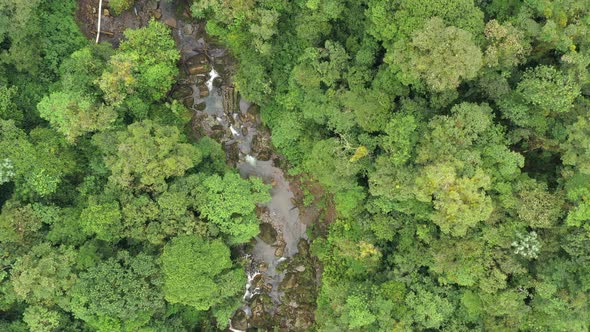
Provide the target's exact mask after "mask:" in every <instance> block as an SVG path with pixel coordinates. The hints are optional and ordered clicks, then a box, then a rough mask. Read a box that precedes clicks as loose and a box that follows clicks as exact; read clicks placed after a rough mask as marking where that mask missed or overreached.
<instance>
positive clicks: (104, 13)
mask: <svg viewBox="0 0 590 332" xmlns="http://www.w3.org/2000/svg"><path fill="white" fill-rule="evenodd" d="M102 15H103V16H106V17H109V16H111V12H109V10H108V9H106V8H105V9H103V10H102Z"/></svg>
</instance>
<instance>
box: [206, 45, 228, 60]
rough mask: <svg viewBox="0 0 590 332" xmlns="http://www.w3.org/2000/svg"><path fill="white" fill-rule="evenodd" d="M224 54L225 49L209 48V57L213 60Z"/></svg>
mask: <svg viewBox="0 0 590 332" xmlns="http://www.w3.org/2000/svg"><path fill="white" fill-rule="evenodd" d="M225 52H227V50H226V49H225V48H221V47H211V48H210V49H209V55H210V56H212V57H215V58H219V57H222V56H224V55H225Z"/></svg>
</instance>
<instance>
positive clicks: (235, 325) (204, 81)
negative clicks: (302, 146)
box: [158, 2, 316, 331]
mask: <svg viewBox="0 0 590 332" xmlns="http://www.w3.org/2000/svg"><path fill="white" fill-rule="evenodd" d="M158 8H159V9H160V10H161V13H162V20H164V21H165V22H172V23H173V25H174V26H173V35H174V37H175V39H176V40H177V45H178V47H179V50H180V51H181V56H182V58H181V70H182V71H183V73H182V74H181V78H180V79H179V83H178V84H177V86H176V87H175V96H176V97H177V98H178V99H180V100H182V101H183V103H184V104H185V105H186V106H187V107H189V108H190V109H191V110H192V111H193V112H194V116H193V121H192V126H193V130H194V131H195V133H196V135H203V134H204V135H208V136H210V137H213V138H215V139H216V140H217V141H219V142H220V143H221V144H222V145H223V147H224V150H225V151H226V155H227V162H228V164H230V165H231V166H234V167H236V168H237V170H238V171H239V173H240V175H241V176H242V177H244V178H247V177H250V176H255V177H259V178H261V179H262V180H263V181H264V182H265V183H267V184H271V186H272V188H271V190H270V194H271V200H270V201H269V202H268V203H266V204H264V205H261V206H259V209H258V211H259V213H258V215H259V217H260V220H261V234H259V236H257V237H256V238H255V239H254V240H253V241H252V244H251V246H249V247H245V248H244V257H245V258H246V259H247V261H248V264H246V269H245V273H246V274H247V277H248V282H247V284H246V285H245V289H244V296H243V298H242V300H243V304H242V305H241V309H239V310H238V312H236V315H235V316H234V318H233V319H232V320H230V330H231V331H243V330H246V329H248V328H250V327H259V328H273V327H281V330H289V331H293V330H295V331H297V330H300V331H303V330H305V329H307V328H308V327H309V326H310V324H311V323H312V322H313V307H314V306H313V303H308V302H309V297H308V296H306V297H302V296H301V294H306V292H299V293H301V294H299V295H300V296H299V297H300V298H302V299H303V298H305V301H298V297H297V296H293V294H295V293H298V291H295V290H294V288H296V287H307V288H310V287H311V288H313V290H314V291H315V287H316V283H315V269H314V268H313V267H312V265H311V260H310V257H311V256H310V255H309V251H308V239H307V234H306V223H305V222H303V221H302V219H301V217H300V216H301V215H309V214H305V213H301V212H302V211H300V208H299V207H298V206H297V205H296V204H295V195H294V193H293V191H292V189H291V184H290V183H289V181H288V179H287V177H286V175H285V173H284V171H283V170H282V169H281V168H280V167H278V166H277V165H278V164H279V162H278V161H279V160H280V156H278V155H277V154H276V153H275V152H274V151H273V149H272V146H271V143H270V132H269V131H268V130H266V128H264V126H263V125H262V123H261V121H260V117H259V115H258V112H257V107H256V106H255V105H252V104H251V103H249V102H248V101H247V100H245V99H244V98H242V97H241V96H239V94H238V93H237V91H235V89H234V87H233V85H232V83H231V76H232V73H233V71H234V63H235V62H234V60H233V59H232V58H231V57H230V55H229V54H228V52H227V50H226V49H225V48H223V47H221V46H219V45H215V43H214V42H213V41H211V40H210V38H209V37H208V36H207V35H206V34H205V32H204V28H203V24H199V23H195V22H185V21H184V20H182V19H178V18H177V15H176V13H175V8H174V4H172V3H166V2H161V3H160V4H159V7H158ZM308 222H309V221H308ZM300 251H303V252H304V253H303V254H302V255H298V256H297V259H294V257H295V256H296V255H297V254H298V253H299V252H300ZM306 271H307V273H305V272H306ZM286 293H289V294H286ZM292 293H293V294H292ZM312 300H313V297H312ZM299 302H306V303H299Z"/></svg>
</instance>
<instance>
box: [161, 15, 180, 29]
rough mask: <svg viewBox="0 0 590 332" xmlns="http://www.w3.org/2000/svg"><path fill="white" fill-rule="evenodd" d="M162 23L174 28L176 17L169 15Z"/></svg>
mask: <svg viewBox="0 0 590 332" xmlns="http://www.w3.org/2000/svg"><path fill="white" fill-rule="evenodd" d="M164 24H166V25H167V26H169V27H171V28H173V29H176V24H177V23H176V19H175V18H173V17H169V18H167V19H165V20H164Z"/></svg>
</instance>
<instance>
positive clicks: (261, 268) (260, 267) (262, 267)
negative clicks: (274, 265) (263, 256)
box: [258, 262, 268, 273]
mask: <svg viewBox="0 0 590 332" xmlns="http://www.w3.org/2000/svg"><path fill="white" fill-rule="evenodd" d="M258 271H260V273H264V272H266V271H268V263H266V262H262V263H260V264H259V265H258Z"/></svg>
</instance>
